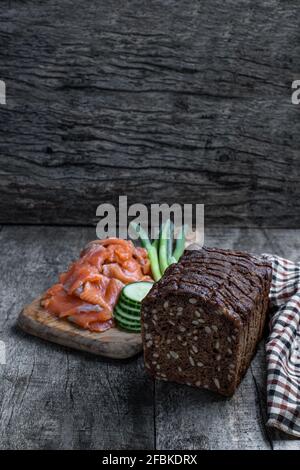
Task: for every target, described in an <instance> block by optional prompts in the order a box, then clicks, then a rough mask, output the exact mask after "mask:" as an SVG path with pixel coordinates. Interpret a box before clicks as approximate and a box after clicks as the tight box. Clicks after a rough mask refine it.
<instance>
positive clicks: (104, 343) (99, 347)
mask: <svg viewBox="0 0 300 470" xmlns="http://www.w3.org/2000/svg"><path fill="white" fill-rule="evenodd" d="M40 300H41V297H40V298H38V299H36V300H34V301H33V302H32V303H31V304H30V305H28V306H27V307H25V308H24V309H23V310H22V312H21V313H20V315H19V318H18V325H19V327H20V328H22V330H24V331H26V332H27V333H30V334H31V335H34V336H38V337H39V338H42V339H46V340H47V341H52V342H53V343H57V344H62V345H63V346H68V347H70V348H74V349H78V350H79V351H87V352H89V353H92V354H97V355H98V356H105V357H111V358H113V359H127V358H129V357H132V356H135V355H136V354H138V353H140V352H141V351H142V338H141V335H140V334H139V333H128V332H126V331H123V330H120V329H118V328H111V329H110V330H107V331H104V332H103V333H92V332H91V331H87V330H83V329H81V328H78V327H77V326H75V325H72V324H71V323H70V322H68V321H66V320H59V319H58V318H56V317H55V316H54V315H53V314H51V313H49V312H47V310H45V309H44V308H42V307H41V305H40Z"/></svg>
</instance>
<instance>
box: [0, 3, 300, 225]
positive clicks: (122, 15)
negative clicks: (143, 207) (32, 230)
mask: <svg viewBox="0 0 300 470" xmlns="http://www.w3.org/2000/svg"><path fill="white" fill-rule="evenodd" d="M299 27H300V5H299V2H298V0H287V1H285V2H282V1H281V0H269V1H268V2H264V1H261V0H259V1H255V2H253V0H243V1H240V2H236V1H235V0H229V1H227V2H223V1H221V0H215V1H211V0H202V1H201V2H199V1H195V0H182V1H180V2H176V1H175V0H168V1H163V0H142V1H137V0H133V1H130V2H129V1H127V0H112V1H109V2H107V1H106V0H90V1H89V2H88V4H86V2H82V1H81V0H48V2H47V8H45V5H44V4H43V2H40V1H39V0H27V1H26V2H22V1H20V0H13V1H7V0H4V1H2V3H1V12H0V60H1V79H4V80H5V81H6V84H7V105H6V106H0V193H1V202H0V222H3V223H7V222H8V223H55V224H62V225H63V224H93V223H94V222H95V219H96V217H95V214H96V207H97V206H98V204H100V203H103V202H112V203H114V204H116V203H117V200H118V196H119V195H121V194H126V195H128V197H129V203H132V202H144V203H148V204H149V203H150V202H160V203H161V202H168V203H173V202H181V203H191V202H193V203H205V205H206V224H207V225H220V224H224V223H226V224H228V225H231V226H233V225H236V226H277V227H284V226H289V227H300V215H299V214H300V210H299V209H300V202H299V201H300V197H299V191H300V190H299V178H300V164H299V149H300V120H299V110H300V107H299V106H295V105H292V104H291V83H292V81H293V80H294V79H296V78H299V77H298V75H299V69H300V43H299V40H298V34H299Z"/></svg>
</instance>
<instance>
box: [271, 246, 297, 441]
mask: <svg viewBox="0 0 300 470" xmlns="http://www.w3.org/2000/svg"><path fill="white" fill-rule="evenodd" d="M263 257H264V258H267V259H268V260H269V261H271V262H272V266H273V277H272V284H271V291H270V305H271V308H273V309H274V311H273V313H272V314H271V318H270V334H269V338H268V340H267V344H266V352H267V400H268V417H269V419H268V423H267V424H268V426H271V427H275V428H277V429H280V430H281V431H284V432H286V433H288V434H291V435H292V436H298V437H300V352H299V348H300V263H293V262H291V261H288V260H286V259H283V258H279V257H277V256H272V255H263Z"/></svg>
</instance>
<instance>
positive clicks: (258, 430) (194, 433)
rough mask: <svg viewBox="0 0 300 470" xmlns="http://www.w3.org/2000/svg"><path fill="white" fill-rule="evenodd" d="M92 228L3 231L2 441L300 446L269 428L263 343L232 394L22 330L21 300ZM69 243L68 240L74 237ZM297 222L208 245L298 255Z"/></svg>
mask: <svg viewBox="0 0 300 470" xmlns="http://www.w3.org/2000/svg"><path fill="white" fill-rule="evenodd" d="M94 237H95V233H94V229H89V228H82V227H77V228H76V227H72V228H71V227H70V228H63V227H22V226H14V227H3V228H2V230H1V231H0V269H1V272H2V273H4V275H2V276H1V277H0V290H1V292H2V295H1V297H0V340H2V341H4V342H5V344H6V350H7V364H6V365H0V448H1V449H11V448H13V449H27V448H28V449H118V448H120V449H127V448H128V449H143V448H146V449H153V448H157V449H174V448H176V449H272V448H273V449H298V450H300V441H299V440H293V439H289V438H288V437H287V436H285V435H279V434H278V433H274V432H273V431H272V430H270V429H267V428H266V427H265V422H266V405H265V360H264V357H265V355H264V346H263V343H262V344H261V345H260V348H259V351H258V354H257V355H256V357H255V359H254V361H253V362H252V365H251V368H250V369H249V371H248V373H247V375H246V377H245V379H244V380H243V382H242V384H241V386H240V387H239V389H238V391H237V394H236V395H235V396H234V397H233V398H232V399H224V398H220V397H218V396H217V395H213V394H212V393H208V392H205V391H199V390H195V389H192V388H190V387H186V386H179V385H175V384H171V383H169V384H166V383H163V382H156V383H155V384H154V383H153V382H152V380H151V379H150V378H149V377H148V376H147V375H146V373H145V370H144V366H143V360H142V358H141V357H139V358H137V359H132V360H130V361H113V360H108V359H100V358H97V357H94V356H92V355H89V354H85V353H79V352H76V351H70V350H69V349H65V348H63V347H61V346H56V345H55V344H50V343H47V342H45V341H41V340H39V339H37V338H34V337H30V336H29V335H26V334H23V333H22V332H20V330H19V329H17V328H16V327H15V324H16V320H17V317H18V314H19V312H20V310H21V308H22V306H23V305H25V304H26V303H29V302H30V300H31V299H32V298H34V297H36V296H37V295H38V294H39V293H40V292H43V291H44V290H45V289H46V288H47V287H48V286H49V285H51V284H52V283H53V282H55V280H56V278H57V275H58V273H59V272H60V271H61V270H63V269H65V268H66V266H67V265H68V264H69V263H70V262H71V261H72V260H74V259H76V257H77V256H78V252H79V251H80V249H81V248H82V247H83V246H84V245H85V244H86V242H87V241H88V240H92V239H94ZM66 241H67V242H66ZM299 243H300V237H299V231H297V230H282V229H278V230H268V231H265V230H250V229H249V230H241V229H236V228H235V229H234V228H232V229H230V228H223V229H217V228H215V229H210V230H207V231H206V244H208V245H211V246H212V245H217V246H220V247H223V248H233V247H234V248H236V247H239V248H243V249H247V250H249V251H252V252H254V253H262V252H272V253H275V254H279V255H284V256H287V257H290V258H291V259H293V260H299V253H300V245H299Z"/></svg>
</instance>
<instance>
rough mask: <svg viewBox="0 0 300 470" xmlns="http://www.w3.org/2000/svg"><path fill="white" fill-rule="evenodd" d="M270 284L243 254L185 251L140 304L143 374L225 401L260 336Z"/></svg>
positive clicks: (261, 267)
mask: <svg viewBox="0 0 300 470" xmlns="http://www.w3.org/2000/svg"><path fill="white" fill-rule="evenodd" d="M271 276H272V270H271V265H270V264H269V263H268V262H267V261H264V260H261V259H259V258H257V257H255V256H252V255H250V254H248V253H243V252H238V251H231V250H222V249H217V248H207V247H203V248H202V249H200V250H186V251H185V253H184V254H183V256H182V258H181V259H180V262H179V263H177V264H173V265H171V266H170V267H169V268H168V269H167V270H166V271H165V274H164V276H163V277H162V278H161V280H160V281H159V282H157V283H155V284H154V285H153V287H152V289H151V291H150V292H149V294H148V295H147V297H146V298H145V299H144V300H143V302H142V337H143V345H144V359H145V366H146V368H147V370H148V371H149V372H150V374H151V375H152V376H153V377H155V378H157V379H162V380H170V381H174V382H179V383H184V384H187V385H193V386H196V387H200V388H207V389H210V390H213V391H216V392H218V393H221V394H222V395H225V396H231V395H233V393H234V391H235V389H236V388H237V386H238V384H239V383H240V381H241V379H242V377H243V376H244V374H245V372H246V370H247V368H248V366H249V364H250V361H251V359H252V357H253V355H254V353H255V350H256V346H257V344H258V342H259V340H260V339H261V336H262V333H263V328H264V324H265V320H266V312H267V308H268V294H269V289H270V283H271Z"/></svg>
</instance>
